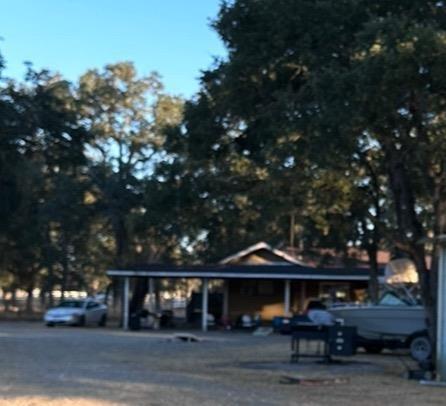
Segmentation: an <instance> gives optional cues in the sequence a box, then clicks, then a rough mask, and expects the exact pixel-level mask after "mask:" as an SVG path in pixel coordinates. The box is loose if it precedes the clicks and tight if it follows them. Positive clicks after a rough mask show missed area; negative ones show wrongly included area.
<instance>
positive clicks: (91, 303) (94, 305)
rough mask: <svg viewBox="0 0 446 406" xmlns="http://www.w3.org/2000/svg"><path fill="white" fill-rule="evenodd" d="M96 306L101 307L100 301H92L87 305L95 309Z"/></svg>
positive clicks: (88, 307)
mask: <svg viewBox="0 0 446 406" xmlns="http://www.w3.org/2000/svg"><path fill="white" fill-rule="evenodd" d="M95 307H99V303H95V302H90V303H88V305H87V309H94V308H95Z"/></svg>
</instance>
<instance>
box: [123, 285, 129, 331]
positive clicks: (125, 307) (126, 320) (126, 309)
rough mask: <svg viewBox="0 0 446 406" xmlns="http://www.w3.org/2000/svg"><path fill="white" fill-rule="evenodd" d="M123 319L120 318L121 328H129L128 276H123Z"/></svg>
mask: <svg viewBox="0 0 446 406" xmlns="http://www.w3.org/2000/svg"><path fill="white" fill-rule="evenodd" d="M123 301H124V303H123V306H122V308H123V313H124V314H123V319H122V328H123V329H124V330H128V329H129V278H128V276H126V277H125V278H124V298H123Z"/></svg>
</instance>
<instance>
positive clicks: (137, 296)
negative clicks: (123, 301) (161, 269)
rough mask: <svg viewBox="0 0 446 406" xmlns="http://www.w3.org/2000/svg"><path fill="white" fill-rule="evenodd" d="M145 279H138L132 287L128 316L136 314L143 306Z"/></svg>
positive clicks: (145, 293)
mask: <svg viewBox="0 0 446 406" xmlns="http://www.w3.org/2000/svg"><path fill="white" fill-rule="evenodd" d="M147 290H148V289H147V279H146V278H138V279H136V281H135V285H134V287H133V294H132V299H131V301H130V314H132V313H138V312H139V311H140V310H142V308H143V306H144V300H145V298H146V295H147Z"/></svg>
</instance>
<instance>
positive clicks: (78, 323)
mask: <svg viewBox="0 0 446 406" xmlns="http://www.w3.org/2000/svg"><path fill="white" fill-rule="evenodd" d="M77 325H78V326H79V327H83V326H85V316H84V315H82V316H79V321H78V322H77Z"/></svg>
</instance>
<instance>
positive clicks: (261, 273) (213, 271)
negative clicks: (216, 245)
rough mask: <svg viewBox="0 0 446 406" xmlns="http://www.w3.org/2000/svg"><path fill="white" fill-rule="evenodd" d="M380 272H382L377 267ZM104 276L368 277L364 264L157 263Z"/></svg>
mask: <svg viewBox="0 0 446 406" xmlns="http://www.w3.org/2000/svg"><path fill="white" fill-rule="evenodd" d="M380 273H381V275H382V274H383V272H382V270H381V272H380ZM107 275H108V276H117V277H151V278H210V279H292V280H324V281H327V280H328V281H336V280H339V281H368V280H369V269H368V268H313V267H308V266H301V265H160V264H148V265H139V266H133V267H128V268H119V269H110V270H108V271H107Z"/></svg>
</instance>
